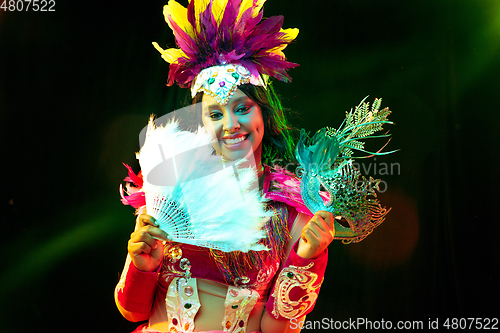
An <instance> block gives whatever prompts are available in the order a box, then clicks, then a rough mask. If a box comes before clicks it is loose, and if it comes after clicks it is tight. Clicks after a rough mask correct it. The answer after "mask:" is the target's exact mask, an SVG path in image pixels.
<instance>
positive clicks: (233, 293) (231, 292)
mask: <svg viewBox="0 0 500 333" xmlns="http://www.w3.org/2000/svg"><path fill="white" fill-rule="evenodd" d="M239 294H240V292H239V291H238V290H236V289H230V290H229V295H231V296H233V297H237V296H238V295H239Z"/></svg>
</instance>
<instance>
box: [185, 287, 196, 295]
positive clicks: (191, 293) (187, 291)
mask: <svg viewBox="0 0 500 333" xmlns="http://www.w3.org/2000/svg"><path fill="white" fill-rule="evenodd" d="M184 294H185V295H186V296H187V297H191V296H193V294H194V290H193V287H191V286H187V287H186V288H184Z"/></svg>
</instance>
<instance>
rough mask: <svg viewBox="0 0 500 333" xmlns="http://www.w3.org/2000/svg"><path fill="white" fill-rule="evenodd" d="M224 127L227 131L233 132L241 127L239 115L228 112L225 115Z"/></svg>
mask: <svg viewBox="0 0 500 333" xmlns="http://www.w3.org/2000/svg"><path fill="white" fill-rule="evenodd" d="M223 129H224V131H225V132H228V133H233V132H236V131H237V130H239V129H240V123H239V120H238V115H236V114H234V113H233V112H227V113H226V114H225V115H224V123H223Z"/></svg>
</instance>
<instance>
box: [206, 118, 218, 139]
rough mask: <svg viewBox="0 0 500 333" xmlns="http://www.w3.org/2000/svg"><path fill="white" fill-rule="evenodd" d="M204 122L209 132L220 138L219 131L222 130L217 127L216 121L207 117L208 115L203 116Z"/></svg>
mask: <svg viewBox="0 0 500 333" xmlns="http://www.w3.org/2000/svg"><path fill="white" fill-rule="evenodd" d="M202 122H203V126H204V127H205V129H206V130H207V132H208V133H210V134H211V135H212V136H213V137H214V138H219V137H218V136H219V134H218V132H220V131H219V130H218V129H217V123H216V122H213V121H212V120H211V119H210V118H208V119H207V118H206V117H202Z"/></svg>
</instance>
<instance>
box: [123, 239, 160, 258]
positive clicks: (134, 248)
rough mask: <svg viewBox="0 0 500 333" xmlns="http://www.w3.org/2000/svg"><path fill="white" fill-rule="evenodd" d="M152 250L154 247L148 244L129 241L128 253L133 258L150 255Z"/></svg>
mask: <svg viewBox="0 0 500 333" xmlns="http://www.w3.org/2000/svg"><path fill="white" fill-rule="evenodd" d="M155 244H156V242H155ZM152 250H153V247H152V246H151V245H150V244H148V243H146V242H133V241H132V240H130V241H129V245H128V252H129V253H130V254H131V255H133V256H138V255H141V254H143V253H146V254H148V253H151V251H152Z"/></svg>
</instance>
